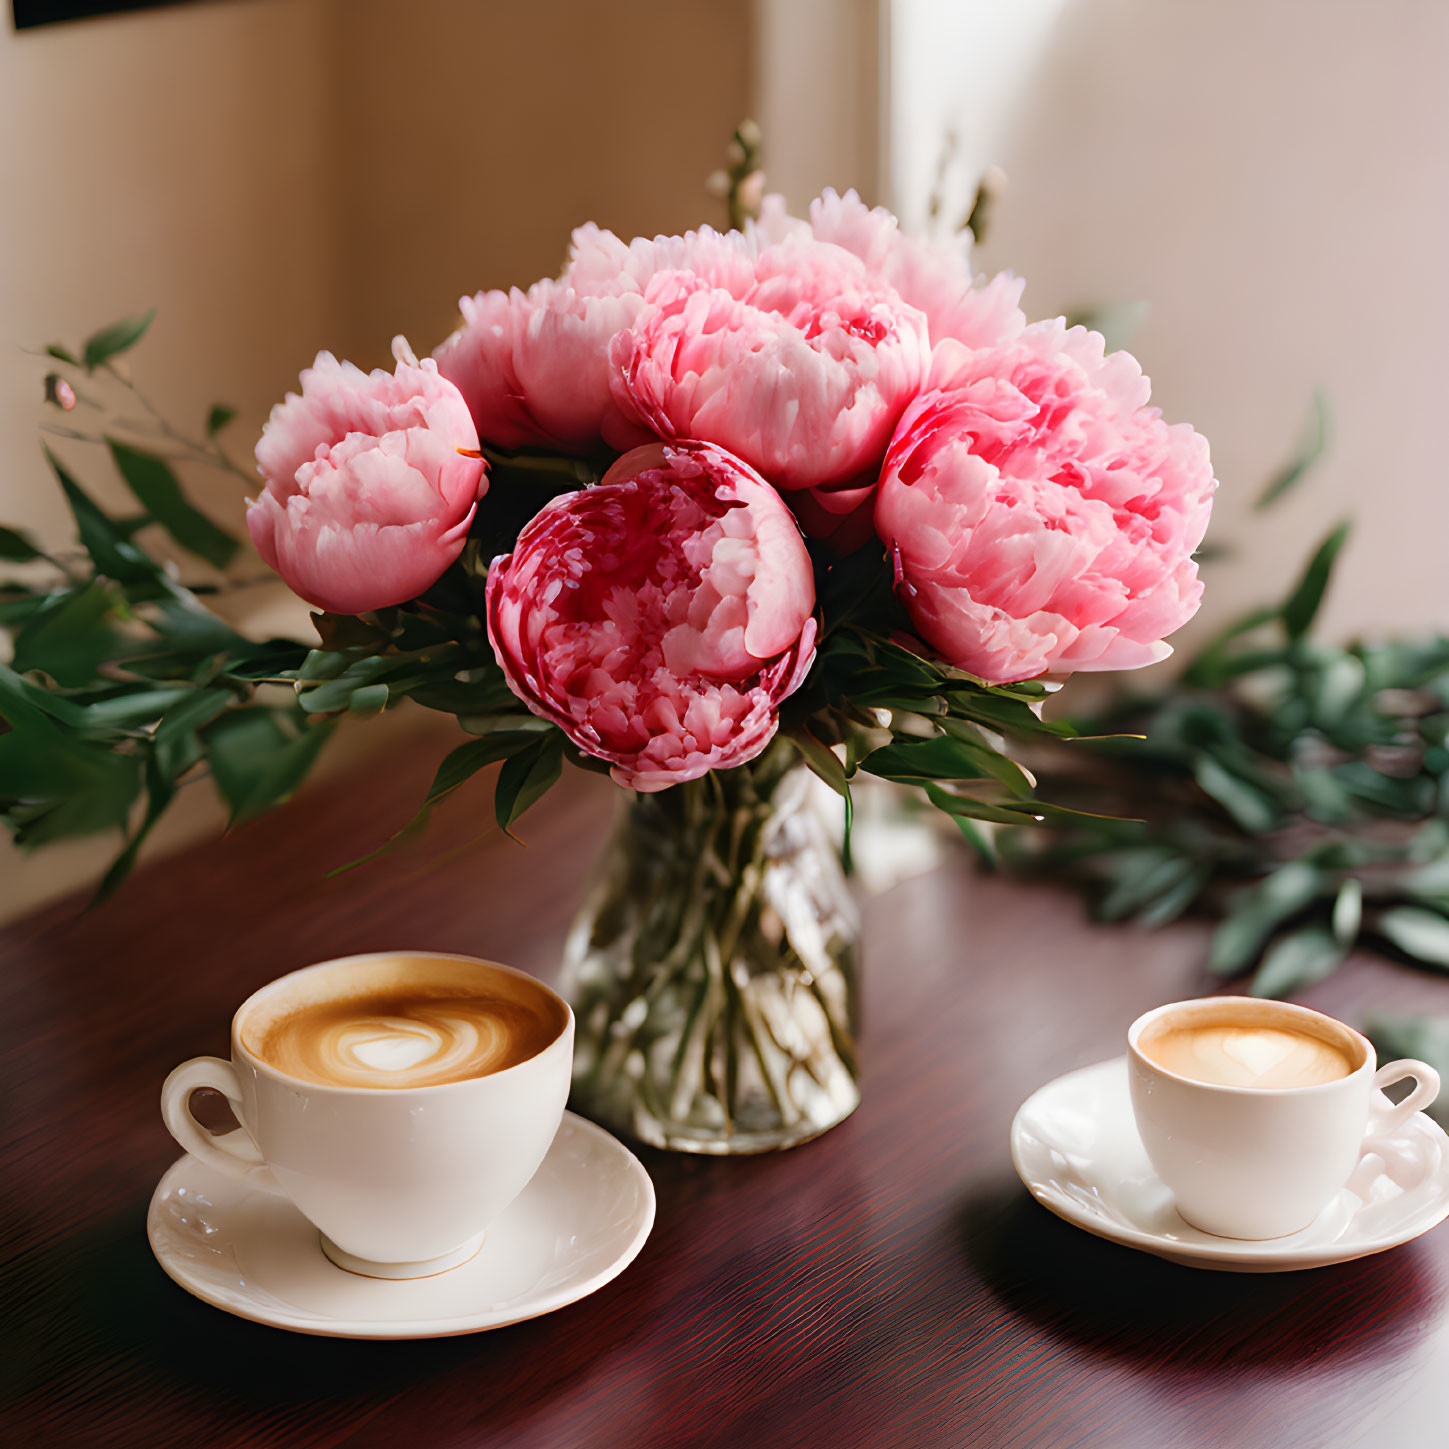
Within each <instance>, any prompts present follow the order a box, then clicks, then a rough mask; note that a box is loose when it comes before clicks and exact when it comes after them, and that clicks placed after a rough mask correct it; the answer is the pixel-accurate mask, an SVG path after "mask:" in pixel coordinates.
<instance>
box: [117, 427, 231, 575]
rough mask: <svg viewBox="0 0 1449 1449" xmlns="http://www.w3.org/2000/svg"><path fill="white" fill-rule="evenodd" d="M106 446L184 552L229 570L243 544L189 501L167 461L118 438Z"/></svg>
mask: <svg viewBox="0 0 1449 1449" xmlns="http://www.w3.org/2000/svg"><path fill="white" fill-rule="evenodd" d="M106 446H107V447H109V448H110V450H111V457H112V458H114V459H115V462H116V467H117V468H118V469H120V473H121V477H123V478H124V479H125V480H126V483H127V486H129V488H130V490H131V492H132V493H134V494H135V495H136V498H137V501H138V502H139V503H140V504H141V507H142V508H144V509H145V510H146V512H147V513H148V514H150V516H151V517H152V518H154V519H155V520H156V522H157V523H159V524H160V525H161V527H162V528H164V529H165V530H166V532H167V533H169V534H170V535H171V537H172V538H174V539H175V540H176V542H177V543H178V544H180V545H181V547H182V548H184V549H186V550H187V551H188V552H190V553H194V554H195V555H196V556H197V557H198V558H202V559H205V560H206V562H207V563H209V564H210V565H211V566H212V567H213V568H215V569H224V568H226V566H227V565H228V564H229V563H230V562H231V561H232V559H233V558H235V557H236V551H237V549H238V548H239V547H240V544H239V543H238V542H237V540H236V539H234V538H233V537H232V536H231V535H230V534H229V533H227V532H226V530H225V529H223V528H219V527H217V525H216V524H215V523H213V522H212V521H211V519H209V518H208V517H207V516H206V514H204V513H202V512H201V510H200V509H198V508H196V507H195V506H194V505H193V504H191V503H190V502H188V501H187V498H186V495H185V494H184V493H183V492H182V491H181V484H180V483H178V482H177V480H176V474H175V473H173V472H172V471H171V468H170V465H169V464H168V463H167V462H166V461H165V459H164V458H158V457H156V455H155V454H154V453H143V452H141V451H140V449H138V448H132V447H129V446H128V445H127V444H125V443H120V442H117V441H116V439H114V438H107V439H106Z"/></svg>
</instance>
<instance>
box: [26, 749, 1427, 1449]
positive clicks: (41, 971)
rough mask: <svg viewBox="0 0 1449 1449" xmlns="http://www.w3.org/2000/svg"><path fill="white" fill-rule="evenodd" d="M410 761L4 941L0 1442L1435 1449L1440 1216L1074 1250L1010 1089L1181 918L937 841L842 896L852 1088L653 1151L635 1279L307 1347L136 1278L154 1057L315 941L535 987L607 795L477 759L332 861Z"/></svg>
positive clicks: (1114, 990)
mask: <svg viewBox="0 0 1449 1449" xmlns="http://www.w3.org/2000/svg"><path fill="white" fill-rule="evenodd" d="M436 744H437V741H436V740H432V739H430V738H424V739H423V740H421V741H420V742H419V743H418V745H417V746H416V748H415V749H410V750H408V751H406V752H405V757H404V758H398V759H390V760H388V761H387V762H386V763H385V764H381V765H376V766H374V767H373V768H372V769H371V771H370V772H369V773H367V774H364V775H361V776H358V777H355V778H352V779H345V780H343V781H340V782H338V783H337V784H335V785H331V786H328V787H325V788H322V789H320V790H319V791H316V792H313V793H311V794H306V795H304V796H303V797H301V798H300V799H298V800H297V801H295V802H294V803H293V804H292V805H291V806H289V807H288V808H287V809H285V810H283V811H281V812H279V813H278V814H276V815H275V816H273V817H271V818H269V819H266V820H262V821H259V822H257V823H256V824H254V825H250V826H248V827H246V828H243V829H240V830H238V831H235V832H233V833H232V834H231V835H230V836H229V837H227V838H225V839H222V840H218V841H215V842H211V843H208V844H206V845H203V846H201V847H199V848H196V849H193V850H191V851H189V852H187V853H186V854H184V855H183V856H181V857H179V858H177V859H174V860H173V861H171V862H168V863H166V864H165V865H164V866H162V867H161V868H152V869H150V870H148V871H146V872H144V873H143V874H142V875H140V876H139V877H138V878H137V879H136V880H135V882H134V883H133V884H132V885H131V886H130V887H128V888H127V890H126V891H125V892H123V893H122V895H121V896H120V897H119V898H118V899H117V900H116V901H114V902H113V903H111V904H110V905H108V906H107V907H105V908H104V909H102V910H100V911H97V912H95V913H93V914H90V915H83V916H77V914H76V911H77V906H78V904H79V903H76V902H72V903H69V904H68V905H65V906H62V907H57V908H55V909H52V910H48V911H46V912H45V913H43V914H41V915H38V916H35V917H33V918H31V919H30V920H28V921H25V922H22V923H20V924H19V925H17V926H15V927H13V928H11V929H10V930H8V931H7V932H5V933H4V934H3V935H0V1002H3V1007H0V1024H3V1076H0V1087H3V1092H4V1113H5V1120H4V1138H3V1166H0V1172H3V1188H0V1191H3V1207H4V1221H3V1237H4V1278H3V1312H4V1320H5V1327H6V1339H7V1342H6V1344H5V1346H4V1349H3V1365H0V1370H3V1373H4V1377H5V1380H6V1382H5V1385H4V1407H3V1410H0V1433H3V1435H4V1439H3V1442H4V1443H6V1444H7V1445H23V1446H67V1449H68V1446H77V1449H80V1446H85V1449H100V1446H127V1449H129V1446H138V1449H139V1446H144V1449H162V1446H165V1449H172V1446H184V1449H191V1446H233V1445H259V1446H268V1449H302V1446H308V1449H323V1446H342V1445H346V1446H349V1449H362V1446H373V1445H377V1446H384V1445H386V1446H399V1445H403V1446H409V1449H412V1446H424V1449H453V1446H482V1445H506V1446H510V1449H573V1446H580V1449H595V1446H601V1449H613V1446H620V1449H654V1446H675V1445H678V1446H706V1445H741V1446H751V1449H754V1446H760V1449H774V1446H780V1449H789V1446H822V1449H895V1446H912V1449H914V1446H923V1449H935V1446H955V1445H982V1446H989V1449H1017V1446H1020V1449H1028V1446H1029V1449H1038V1446H1050V1449H1073V1446H1083V1449H1085V1446H1091V1449H1098V1446H1101V1449H1137V1446H1142V1449H1197V1446H1203V1449H1208V1446H1211V1449H1220V1446H1235V1449H1236V1446H1244V1449H1255V1446H1274V1449H1319V1446H1330V1445H1332V1446H1352V1445H1358V1444H1369V1443H1374V1444H1384V1445H1393V1446H1397V1449H1431V1446H1441V1445H1443V1444H1444V1443H1445V1442H1449V1428H1446V1426H1449V1371H1446V1366H1449V1297H1446V1287H1449V1225H1446V1226H1444V1227H1441V1228H1439V1229H1437V1230H1436V1231H1435V1232H1433V1233H1431V1234H1429V1235H1427V1236H1426V1237H1424V1238H1422V1239H1420V1240H1419V1241H1418V1242H1416V1243H1413V1244H1410V1245H1408V1246H1406V1247H1403V1248H1400V1249H1397V1250H1395V1251H1393V1252H1390V1253H1386V1254H1383V1255H1381V1256H1379V1257H1376V1258H1370V1259H1366V1260H1363V1261H1360V1262H1357V1263H1352V1264H1349V1265H1346V1266H1343V1267H1340V1268H1336V1269H1325V1270H1319V1271H1314V1272H1307V1273H1294V1274H1285V1275H1278V1276H1268V1277H1240V1276H1236V1275H1228V1274H1214V1273H1205V1272H1201V1271H1194V1270H1191V1269H1185V1268H1178V1267H1174V1266H1171V1265H1169V1264H1166V1263H1163V1262H1161V1261H1159V1260H1156V1259H1153V1258H1149V1257H1146V1256H1143V1255H1140V1254H1135V1253H1132V1252H1130V1251H1128V1250H1126V1249H1123V1248H1119V1247H1115V1246H1113V1245H1111V1244H1108V1243H1104V1242H1101V1241H1099V1240H1097V1239H1095V1238H1092V1237H1089V1236H1087V1235H1086V1234H1084V1233H1081V1232H1079V1231H1077V1230H1075V1229H1073V1228H1071V1227H1069V1226H1067V1225H1066V1224H1064V1223H1061V1222H1059V1221H1058V1220H1057V1219H1055V1218H1053V1217H1052V1216H1050V1215H1049V1214H1048V1213H1047V1212H1045V1211H1044V1210H1043V1209H1041V1208H1040V1207H1038V1206H1037V1205H1036V1204H1035V1203H1033V1202H1032V1201H1031V1200H1030V1199H1029V1198H1028V1197H1027V1195H1026V1193H1025V1191H1024V1190H1023V1189H1022V1188H1021V1187H1020V1185H1019V1184H1018V1183H1017V1180H1016V1178H1015V1176H1014V1175H1013V1173H1012V1169H1011V1163H1010V1158H1009V1155H1008V1149H1007V1129H1008V1126H1009V1124H1010V1121H1011V1117H1012V1114H1013V1113H1014V1112H1015V1110H1016V1107H1017V1106H1018V1104H1019V1103H1020V1102H1021V1101H1022V1099H1023V1098H1024V1097H1026V1096H1027V1095H1028V1094H1029V1093H1030V1092H1031V1091H1032V1090H1033V1089H1034V1088H1035V1087H1037V1086H1038V1085H1040V1084H1041V1083H1042V1082H1043V1081H1045V1080H1047V1079H1048V1078H1050V1077H1052V1076H1054V1075H1056V1074H1057V1073H1059V1072H1063V1071H1066V1070H1068V1069H1069V1068H1072V1067H1075V1066H1081V1065H1083V1064H1086V1063H1089V1062H1093V1061H1096V1060H1099V1059H1101V1058H1103V1057H1107V1056H1112V1055H1115V1054H1116V1053H1117V1052H1119V1051H1120V1049H1121V1041H1122V1035H1123V1031H1124V1029H1125V1027H1126V1026H1127V1024H1128V1022H1130V1021H1131V1019H1132V1018H1133V1017H1134V1016H1136V1015H1137V1014H1138V1013H1139V1012H1141V1011H1143V1010H1145V1009H1146V1008H1147V1007H1149V1006H1152V1005H1154V1004H1156V1003H1158V1002H1161V1001H1166V1000H1170V999H1173V998H1176V997H1181V996H1187V995H1193V994H1197V993H1198V992H1200V991H1201V990H1203V989H1205V986H1206V983H1205V981H1204V979H1203V977H1202V976H1201V974H1200V962H1201V958H1202V954H1203V951H1202V945H1203V936H1202V929H1201V928H1200V927H1198V926H1193V925H1186V926H1181V927H1178V928H1174V929H1173V930H1171V931H1169V932H1165V933H1160V934H1157V935H1142V934H1138V933H1136V932H1132V931H1127V930H1120V929H1107V928H1100V927H1093V926H1090V925H1088V924H1087V923H1086V922H1085V920H1084V919H1083V916H1082V913H1081V909H1080V906H1079V904H1078V903H1077V902H1076V900H1075V899H1073V898H1072V897H1070V896H1069V895H1066V894H1064V893H1059V892H1056V891H1052V890H1043V889H1039V888H1028V887H1025V886H1022V885H1019V884H1015V883H1012V882H1009V881H1004V880H1000V879H994V878H991V877H986V876H981V875H978V874H976V873H975V872H974V871H973V868H972V866H971V864H970V862H969V861H968V860H967V859H966V856H965V853H964V852H963V853H962V854H961V855H959V856H955V857H953V858H952V859H951V861H950V863H949V864H948V865H947V866H946V867H945V868H943V869H941V870H939V871H936V872H935V873H933V874H931V875H927V876H921V877H918V878H916V879H914V880H911V881H908V882H906V883H905V884H903V885H900V886H897V887H895V888H894V889H893V890H890V891H888V892H885V893H884V894H881V895H879V896H876V897H875V898H873V899H872V900H870V901H869V902H868V903H867V905H866V949H867V971H866V990H865V1022H866V1025H865V1033H864V1041H863V1047H864V1096H865V1100H864V1105H863V1106H862V1107H861V1108H860V1110H859V1111H858V1112H857V1113H856V1115H855V1116H854V1117H853V1118H851V1119H850V1120H849V1121H848V1122H846V1123H845V1124H844V1125H843V1126H841V1127H840V1128H838V1129H836V1130H835V1131H834V1132H832V1133H830V1134H829V1135H828V1136H826V1137H825V1138H822V1139H821V1140H819V1141H817V1142H815V1143H812V1144H809V1145H807V1146H805V1147H802V1148H799V1149H797V1150H795V1151H793V1152H790V1153H787V1154H784V1155H780V1156H773V1157H763V1158H752V1159H743V1160H737V1161H723V1160H705V1159H692V1158H685V1157H673V1156H669V1155H666V1154H662V1153H657V1152H651V1151H641V1154H640V1155H641V1157H642V1159H643V1161H644V1163H645V1165H646V1166H647V1168H648V1169H649V1171H650V1173H651V1174H652V1175H653V1178H654V1181H655V1185H656V1187H657V1189H658V1195H659V1218H658V1223H657V1226H656V1228H655V1230H654V1234H653V1236H652V1237H651V1239H650V1241H649V1242H648V1244H647V1245H646V1247H645V1249H644V1251H643V1253H642V1254H641V1256H640V1258H639V1259H638V1261H637V1262H636V1263H635V1264H634V1266H633V1267H632V1268H631V1269H630V1270H629V1271H628V1272H626V1273H625V1274H624V1275H623V1276H622V1277H621V1278H619V1279H618V1280H616V1281H615V1282H614V1283H612V1284H610V1285H609V1286H608V1287H607V1288H605V1289H603V1290H602V1291H601V1292H599V1293H598V1294H596V1295H595V1296H594V1297H592V1298H589V1299H587V1300H585V1301H584V1302H582V1303H580V1304H576V1305H574V1306H573V1307H571V1308H568V1309H566V1310H564V1311H562V1312H559V1313H557V1314H553V1315H551V1316H549V1317H546V1318H543V1319H538V1320H535V1321H533V1322H530V1323H524V1324H520V1325H518V1326H516V1327H513V1328H508V1329H503V1330H500V1331H497V1332H493V1333H485V1334H479V1335H476V1336H472V1337H467V1338H457V1339H446V1340H438V1341H433V1342H403V1343H355V1342H342V1341H333V1340H326V1339H316V1338H304V1337H299V1336H297V1335H293V1334H288V1333H285V1332H282V1331H279V1330H276V1329H271V1328H265V1327H261V1326H258V1325H255V1324H252V1323H247V1322H242V1321H240V1320H238V1319H234V1318H232V1317H229V1316H228V1315H227V1314H225V1313H222V1312H220V1311H218V1310H217V1309H214V1308H211V1307H208V1306H206V1305H205V1304H202V1303H200V1302H197V1301H196V1300H194V1299H192V1298H190V1297H189V1296H188V1295H187V1294H186V1293H185V1292H183V1291H182V1290H181V1289H180V1288H178V1287H177V1286H175V1285H174V1284H173V1283H171V1281H170V1280H169V1279H167V1278H166V1277H165V1275H164V1274H163V1273H162V1272H161V1270H160V1268H159V1267H158V1266H157V1265H156V1263H155V1262H154V1261H153V1259H152V1257H151V1254H150V1250H149V1248H148V1247H147V1244H146V1239H145V1233H144V1217H145V1211H146V1204H147V1202H148V1200H149V1197H150V1194H151V1191H152V1189H153V1187H154V1186H155V1183H156V1181H157V1179H158V1178H159V1176H160V1175H161V1173H162V1172H163V1171H164V1169H165V1168H166V1167H167V1165H168V1164H169V1163H170V1162H171V1161H172V1160H173V1159H174V1158H175V1156H176V1151H177V1149H176V1146H175V1144H174V1143H173V1142H172V1140H171V1138H170V1137H169V1136H168V1135H167V1133H166V1131H165V1129H164V1128H163V1127H162V1125H161V1120H160V1116H159V1114H158V1110H157V1100H158V1092H159V1088H160V1085H161V1081H162V1079H163V1077H164V1076H165V1074H166V1072H167V1071H168V1070H169V1069H170V1068H171V1067H172V1066H173V1065H175V1064H176V1063H177V1062H179V1061H181V1060H182V1059H183V1058H185V1057H188V1056H193V1055H196V1054H199V1053H205V1052H211V1053H224V1052H225V1050H226V1042H227V1024H228V1021H229V1017H230V1013H231V1010H232V1009H233V1008H234V1007H235V1005H236V1004H237V1003H238V1002H239V1001H240V1000H241V998H242V997H243V996H245V995H246V994H247V993H248V992H249V991H251V990H252V989H253V988H254V987H256V986H257V985H259V984H261V983H262V982H263V981H266V980H267V979H269V978H271V977H273V976H276V975H278V974H279V973H281V972H283V971H287V970H291V969H292V968H294V967H297V966H301V965H304V964H306V963H308V962H310V961H316V960H322V959H324V958H326V957H329V956H338V955H344V954H346V953H348V952H352V951H363V950H376V949H385V948H391V947H419V948H432V949H441V950H457V951H464V952H469V953H472V954H477V955H484V956H492V957H495V958H497V959H500V960H504V961H509V962H513V963H515V964H517V965H520V966H523V967H526V968H528V969H529V970H532V971H536V972H538V973H539V974H541V975H543V976H551V975H552V974H553V973H554V972H555V969H556V963H557V961H558V958H559V954H560V947H561V942H562V939H563V935H564V932H565V930H566V927H567V924H568V919H569V916H570V914H571V912H572V910H573V908H574V905H575V904H576V901H577V899H578V896H579V892H580V888H581V885H582V880H583V875H584V872H585V871H586V870H587V867H588V865H589V862H590V860H591V858H592V855H593V853H594V851H595V850H596V849H597V847H598V844H599V842H600V840H601V838H602V833H603V831H604V829H605V827H606V825H607V822H608V819H609V813H610V810H611V808H612V806H611V793H612V792H611V789H610V787H608V786H607V785H606V784H605V783H603V782H601V781H599V780H596V779H591V778H587V777H582V776H579V775H577V774H571V775H570V777H568V778H567V780H566V783H565V786H564V787H563V788H561V789H560V790H557V791H555V792H554V794H553V795H551V796H550V797H549V798H548V799H546V800H545V802H544V803H543V804H542V805H540V806H539V807H537V808H536V809H535V810H534V811H532V812H531V813H530V814H529V815H528V816H526V817H525V819H524V821H523V822H522V823H521V827H520V834H521V835H522V837H523V839H524V840H526V842H527V844H526V845H518V844H515V843H514V842H512V841H509V840H507V839H506V838H503V837H501V836H500V835H499V834H498V832H497V831H496V829H494V828H493V827H492V826H491V817H492V811H491V808H490V798H489V790H488V784H489V782H488V781H487V780H486V779H480V780H479V781H476V782H475V783H474V785H473V786H472V787H470V788H469V789H468V790H466V791H465V792H463V793H461V794H460V796H459V797H458V798H456V799H454V800H452V801H450V802H449V804H448V805H447V807H446V808H445V809H444V810H442V811H440V812H439V815H438V818H437V822H436V824H435V828H434V829H433V831H432V832H431V833H430V834H429V835H428V836H426V837H425V838H424V839H423V840H422V841H421V842H419V843H418V844H417V845H415V846H413V847H412V848H410V849H409V851H407V852H406V853H404V854H401V855H398V856H397V857H395V858H393V859H391V860H386V861H383V862H380V863H378V864H376V865H374V866H372V867H369V868H366V869H363V870H359V871H356V872H354V873H352V874H350V875H347V876H343V877H341V878H339V879H336V880H331V881H329V880H327V879H325V872H326V871H327V869H328V868H329V867H331V866H333V865H336V864H339V863H341V862H342V861H345V860H347V859H349V858H351V857H352V856H355V855H357V854H360V853H361V852H362V851H364V850H366V849H368V848H369V847H370V846H371V845H373V844H375V843H376V842H377V841H378V840H379V839H380V838H382V837H383V836H384V835H385V834H386V833H387V832H388V831H390V830H392V829H395V828H396V827H397V826H398V825H399V824H401V823H402V822H403V821H404V820H406V819H407V817H408V815H409V813H410V811H411V809H412V805H413V802H414V801H415V800H416V799H417V798H419V797H420V795H421V793H422V791H423V790H424V788H425V787H426V782H427V780H428V778H429V776H430V773H431V769H432V766H433V764H434V762H435V761H436V758H437V753H438V752H437V749H436ZM1305 999H1306V1000H1308V1001H1309V1003H1310V1004H1312V1005H1316V1006H1320V1007H1323V1008H1324V1009H1326V1010H1329V1011H1332V1012H1334V1013H1336V1014H1338V1015H1341V1016H1343V1017H1345V1018H1346V1019H1348V1020H1350V1021H1356V1020H1358V1019H1360V1018H1361V1016H1362V1014H1363V1013H1364V1012H1365V1011H1367V1010H1370V1009H1375V1008H1380V1007H1383V1008H1395V1009H1399V1008H1416V1007H1422V1008H1424V1009H1428V1010H1438V1011H1449V981H1443V980H1436V979H1433V978H1430V977H1428V976H1426V975H1424V974H1422V973H1419V972H1415V971H1412V970H1409V969H1407V968H1399V967H1394V966H1390V965H1386V964H1384V963H1381V962H1375V961H1369V960H1355V961H1354V962H1353V963H1352V964H1351V965H1350V967H1349V968H1348V969H1347V970H1346V971H1344V972H1343V973H1341V974H1340V975H1339V976H1338V977H1336V978H1335V979H1333V980H1332V981H1330V982H1328V983H1326V984H1325V985H1323V986H1321V987H1319V988H1316V989H1315V990H1314V991H1313V992H1311V993H1310V994H1309V995H1308V996H1307V997H1306V998H1305Z"/></svg>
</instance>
